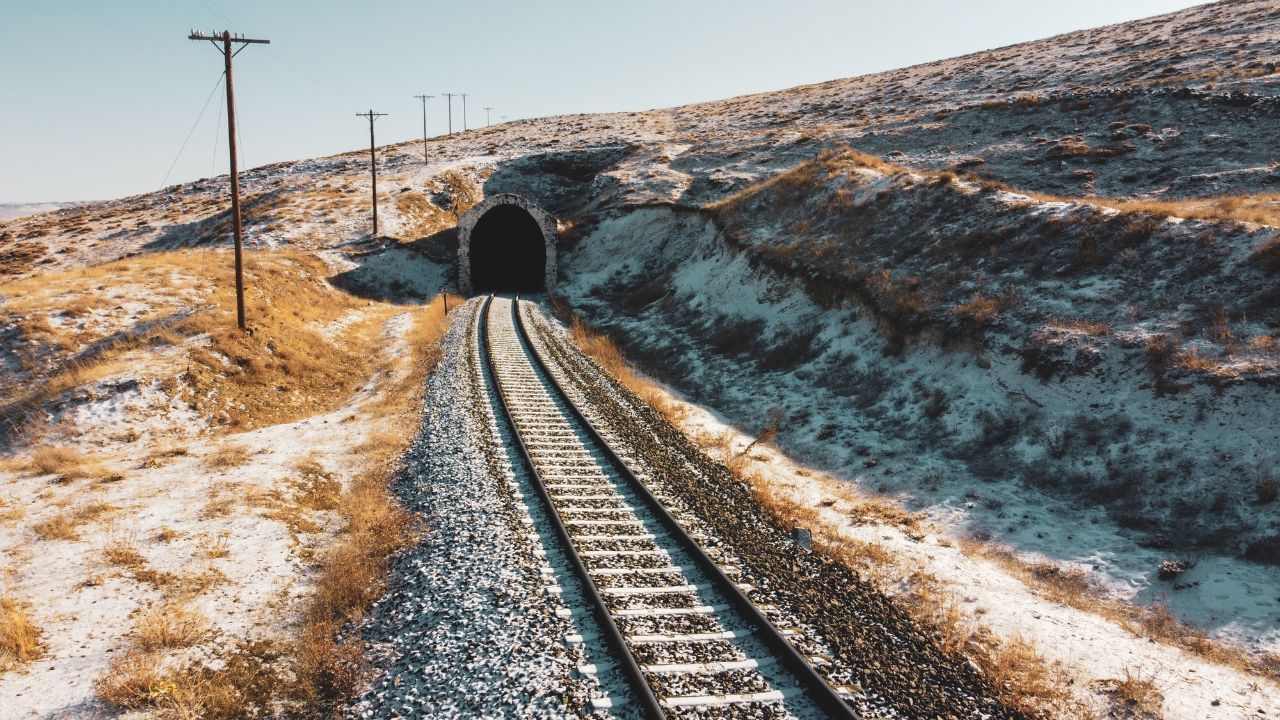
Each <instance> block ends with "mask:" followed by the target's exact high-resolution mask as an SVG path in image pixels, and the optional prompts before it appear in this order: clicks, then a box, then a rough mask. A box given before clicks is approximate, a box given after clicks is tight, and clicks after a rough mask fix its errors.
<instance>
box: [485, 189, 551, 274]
mask: <svg viewBox="0 0 1280 720" xmlns="http://www.w3.org/2000/svg"><path fill="white" fill-rule="evenodd" d="M470 254H471V286H472V288H473V289H474V290H475V292H477V293H487V292H519V293H534V292H542V291H543V290H545V289H546V288H545V287H544V284H545V282H546V281H545V278H546V269H547V248H546V244H545V241H544V240H543V238H542V228H541V227H539V226H538V221H537V220H534V219H533V216H532V215H530V214H529V213H528V212H527V211H526V210H525V209H524V208H522V207H520V206H518V205H497V206H495V207H494V208H493V209H491V210H489V211H488V212H486V213H485V214H484V215H482V216H481V217H480V219H479V220H478V221H477V222H476V225H475V227H474V228H472V230H471V253H470Z"/></svg>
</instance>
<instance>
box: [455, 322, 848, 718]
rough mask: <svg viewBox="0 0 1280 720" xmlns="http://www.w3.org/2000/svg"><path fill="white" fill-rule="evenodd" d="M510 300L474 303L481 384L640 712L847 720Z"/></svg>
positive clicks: (838, 703)
mask: <svg viewBox="0 0 1280 720" xmlns="http://www.w3.org/2000/svg"><path fill="white" fill-rule="evenodd" d="M519 302H520V301H519V300H510V299H506V298H496V297H490V298H488V299H486V300H485V301H484V304H483V305H482V306H481V309H480V312H479V318H478V324H479V332H478V333H477V335H476V337H477V340H478V342H479V344H480V348H479V352H480V355H481V356H482V358H483V361H484V366H485V370H486V372H485V375H486V380H485V387H486V390H487V391H488V392H490V393H494V394H496V396H497V399H498V406H499V407H501V409H502V410H503V413H504V414H505V417H504V418H500V419H499V422H502V423H505V424H506V425H507V427H508V428H509V430H510V431H511V436H512V437H514V438H515V441H516V445H517V449H518V452H519V455H520V459H521V462H522V463H523V464H524V466H525V469H526V470H527V471H528V474H529V476H530V477H531V479H532V483H533V486H534V488H535V494H536V495H538V497H539V501H540V502H541V503H542V504H543V508H542V509H543V510H544V514H545V517H546V518H547V519H548V521H549V522H550V523H551V524H552V525H553V526H554V527H553V534H554V535H555V536H556V537H557V538H558V539H559V542H560V544H561V545H562V548H563V550H564V552H565V554H566V555H567V557H568V558H569V561H570V564H571V566H572V569H573V571H574V573H575V575H576V576H577V578H578V580H579V582H580V584H581V586H582V588H583V595H584V599H585V601H586V602H587V604H588V605H589V606H590V607H591V610H592V612H593V614H594V615H595V616H596V620H597V624H598V627H599V628H600V634H601V635H602V638H601V639H602V641H604V642H605V643H607V645H608V646H609V650H610V653H609V656H610V657H611V658H613V660H614V661H615V662H616V663H617V665H618V670H620V671H621V673H622V674H623V675H625V676H626V677H627V679H628V682H629V684H630V686H631V693H632V697H633V698H634V700H633V701H634V702H635V703H637V704H638V705H640V706H641V709H642V710H643V712H644V714H645V716H647V717H655V718H658V717H666V716H668V715H683V714H686V713H689V714H696V715H697V716H699V717H708V716H713V717H735V718H736V717H750V718H773V717H796V718H814V717H835V718H853V717H856V716H855V714H854V713H853V711H852V710H851V709H850V707H849V706H848V705H847V704H846V703H845V702H844V701H843V700H842V699H841V698H840V696H839V695H837V694H836V692H835V691H834V690H832V688H831V687H830V686H829V685H828V684H827V683H826V682H825V681H824V680H823V678H822V677H821V676H820V675H819V674H818V673H817V671H816V670H814V668H813V667H812V666H811V665H810V664H809V662H808V661H806V659H805V658H804V656H803V655H801V654H800V653H799V652H797V651H796V649H795V648H794V647H793V646H792V645H791V644H790V643H789V642H788V641H787V639H786V637H785V636H784V635H783V633H782V632H780V631H779V630H778V629H777V628H775V627H774V626H773V625H771V624H770V623H769V621H768V620H767V619H766V618H765V616H764V615H763V614H762V612H761V609H760V608H757V607H756V606H754V605H753V604H752V603H751V602H750V601H749V600H748V599H747V597H746V595H745V594H744V593H743V589H742V588H741V587H740V586H739V585H738V584H737V583H736V582H735V580H734V579H733V577H732V575H734V574H736V570H735V569H734V568H722V567H720V566H719V565H718V564H717V563H716V562H715V561H714V560H713V559H712V558H711V557H710V556H709V555H708V554H707V553H706V552H704V551H703V549H702V548H701V547H700V545H699V544H698V542H697V541H696V540H695V539H694V538H693V537H691V536H690V535H689V534H688V533H687V532H686V531H685V530H684V529H683V528H682V527H681V526H680V524H679V523H678V522H677V521H676V520H675V519H674V518H673V517H672V516H671V514H670V513H669V512H668V511H667V510H666V508H665V507H664V505H663V503H662V502H661V499H660V498H659V497H656V496H655V495H654V494H653V493H652V492H650V491H649V489H648V488H647V487H646V486H645V484H644V483H643V482H641V481H640V480H639V479H638V478H637V477H636V475H635V474H634V473H633V472H632V471H631V469H629V468H628V466H627V464H626V463H625V462H624V461H623V460H622V458H620V457H619V456H618V455H617V454H616V453H615V452H614V451H613V449H612V448H611V447H610V446H609V443H608V442H606V441H605V440H604V438H603V437H601V435H600V433H599V432H597V431H596V429H595V428H594V427H593V426H592V424H591V423H590V422H589V421H588V420H587V418H586V417H585V416H584V415H583V413H582V412H581V411H580V410H579V409H578V408H577V407H576V406H575V405H574V404H573V402H572V401H571V400H570V398H569V396H568V394H566V393H565V392H564V389H563V388H561V386H560V385H559V383H558V381H557V380H556V378H555V377H554V375H553V374H552V373H551V372H550V371H549V369H548V367H547V365H546V364H545V361H544V360H543V359H542V358H541V357H540V356H539V355H538V353H537V351H536V349H535V346H534V344H533V343H531V342H530V340H529V338H528V336H527V334H526V333H525V330H524V326H523V321H522V320H521V317H520V312H519ZM491 309H492V310H493V312H490V311H491Z"/></svg>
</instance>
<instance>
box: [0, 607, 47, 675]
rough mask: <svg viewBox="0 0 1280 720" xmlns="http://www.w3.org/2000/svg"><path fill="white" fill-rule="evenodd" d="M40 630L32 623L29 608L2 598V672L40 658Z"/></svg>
mask: <svg viewBox="0 0 1280 720" xmlns="http://www.w3.org/2000/svg"><path fill="white" fill-rule="evenodd" d="M41 652H42V646H41V644H40V628H38V627H36V624H35V623H34V622H32V621H31V615H30V614H29V613H28V611H27V606H26V605H24V604H23V603H19V602H17V601H15V600H11V599H9V598H7V597H0V671H4V670H7V669H9V668H11V667H13V666H15V665H18V664H21V663H25V662H27V661H29V660H34V659H35V658H37V657H39V656H40V653H41Z"/></svg>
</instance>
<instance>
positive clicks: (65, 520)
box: [31, 515, 80, 540]
mask: <svg viewBox="0 0 1280 720" xmlns="http://www.w3.org/2000/svg"><path fill="white" fill-rule="evenodd" d="M78 524H79V523H77V522H76V519H75V517H74V516H72V515H55V516H53V517H51V518H49V519H48V520H42V521H40V522H38V523H36V524H35V525H34V526H32V528H31V529H32V531H34V532H35V534H36V537H38V538H40V539H41V540H79V539H80V532H79V530H78V529H77V525H78Z"/></svg>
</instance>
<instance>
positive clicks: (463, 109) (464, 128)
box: [462, 93, 467, 132]
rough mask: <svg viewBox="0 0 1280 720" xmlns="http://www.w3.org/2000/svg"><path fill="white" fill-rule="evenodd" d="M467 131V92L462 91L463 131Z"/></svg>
mask: <svg viewBox="0 0 1280 720" xmlns="http://www.w3.org/2000/svg"><path fill="white" fill-rule="evenodd" d="M466 131H467V94H466V93H462V132H466Z"/></svg>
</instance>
